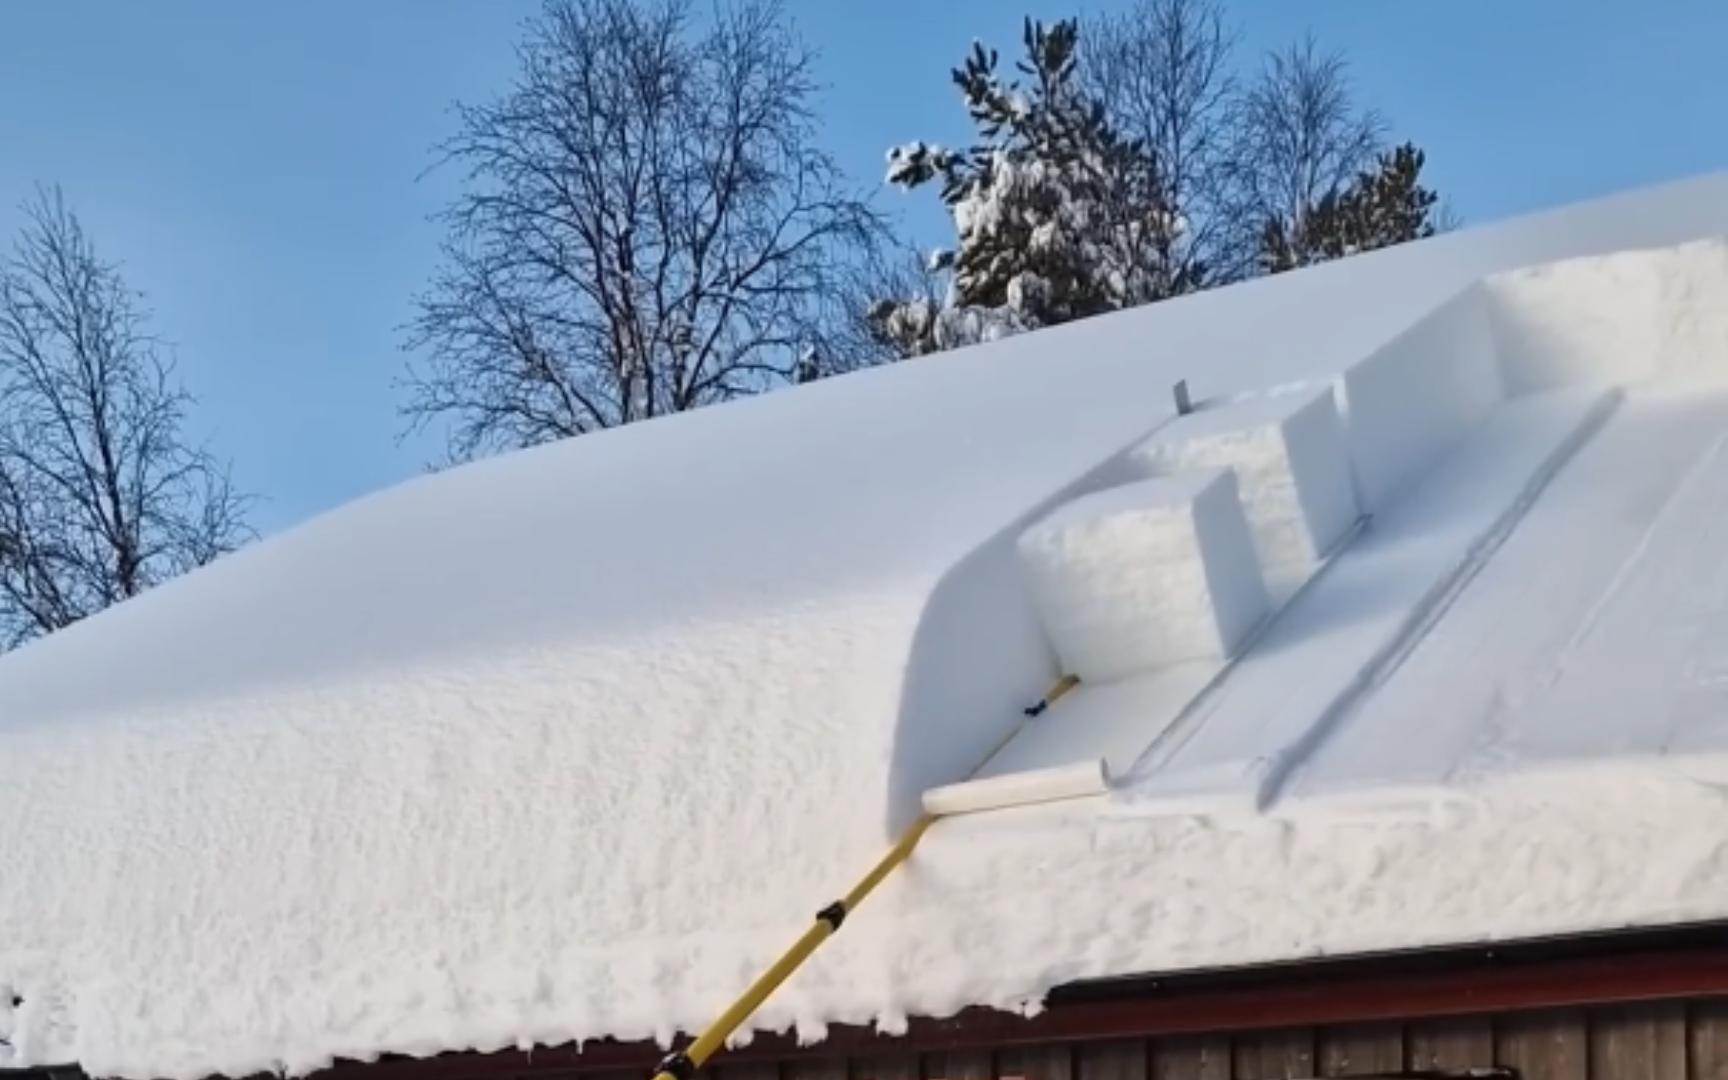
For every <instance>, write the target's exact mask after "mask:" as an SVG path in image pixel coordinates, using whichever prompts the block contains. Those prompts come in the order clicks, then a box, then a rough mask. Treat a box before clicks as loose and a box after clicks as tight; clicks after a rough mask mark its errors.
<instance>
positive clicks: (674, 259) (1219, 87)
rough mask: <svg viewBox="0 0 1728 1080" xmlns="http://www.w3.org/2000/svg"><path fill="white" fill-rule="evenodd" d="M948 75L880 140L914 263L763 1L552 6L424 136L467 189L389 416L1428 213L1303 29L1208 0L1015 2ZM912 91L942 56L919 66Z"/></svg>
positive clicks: (743, 378) (705, 361)
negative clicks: (1268, 31) (933, 225)
mask: <svg viewBox="0 0 1728 1080" xmlns="http://www.w3.org/2000/svg"><path fill="white" fill-rule="evenodd" d="M1000 59H1001V58H1000V56H999V54H998V53H997V52H996V51H995V50H993V49H988V48H986V47H985V46H983V45H978V46H976V47H975V48H974V49H973V51H972V53H971V54H970V55H969V56H966V57H963V58H961V64H960V66H959V67H957V68H955V69H954V70H953V71H952V73H951V77H952V82H953V84H954V86H955V88H956V89H957V90H958V92H959V94H958V98H959V100H958V101H957V102H956V104H957V106H958V107H960V108H963V109H964V110H965V111H966V115H967V116H968V117H969V118H970V122H971V124H972V126H973V127H974V129H975V137H974V140H973V141H972V143H971V144H970V145H968V146H965V147H960V148H949V147H945V146H941V145H936V144H931V143H926V142H909V143H906V144H904V145H901V146H898V147H895V148H893V149H892V150H891V151H889V154H888V160H889V168H888V176H887V180H888V183H889V184H890V185H894V186H898V187H902V188H907V189H917V188H924V187H928V188H930V189H932V190H933V191H935V192H936V194H937V197H939V198H940V199H941V200H942V202H943V203H944V204H945V205H946V207H947V209H948V212H949V214H950V217H951V219H952V222H953V226H954V240H953V243H952V244H951V245H949V246H948V247H946V248H943V249H940V250H937V251H934V252H930V253H927V254H917V253H913V252H911V251H910V250H909V247H908V245H907V244H905V243H904V242H903V241H901V240H900V239H899V238H897V237H895V236H894V235H893V232H892V230H891V229H890V227H889V225H888V222H887V219H886V218H885V217H884V216H883V214H882V212H881V209H880V207H881V203H880V202H879V201H878V200H876V199H874V198H872V197H871V194H870V193H868V192H867V191H861V190H860V189H859V188H858V187H857V186H855V185H853V184H850V183H848V182H847V180H846V178H844V177H842V176H841V175H840V172H839V170H838V168H837V167H836V165H835V163H834V161H833V160H832V158H831V157H830V156H829V155H828V154H827V153H826V152H825V150H824V149H823V147H822V145H821V140H820V138H819V126H820V115H819V113H818V111H817V102H816V90H817V82H818V79H817V74H816V70H817V63H816V59H815V57H814V56H813V55H812V54H811V52H810V51H809V49H808V48H806V47H805V46H804V45H803V44H802V43H801V42H800V40H799V39H798V37H797V36H796V34H795V33H794V31H793V29H792V27H791V24H790V22H789V21H788V19H787V18H786V17H785V13H784V11H783V10H782V9H781V8H780V7H779V6H778V5H777V4H776V3H774V2H773V0H737V2H735V3H732V4H729V5H723V6H722V7H721V8H720V9H719V10H718V12H717V13H716V14H715V15H714V17H713V18H712V19H710V18H707V17H706V9H704V17H702V18H697V17H696V16H695V14H694V13H693V10H692V8H691V7H690V5H689V4H688V3H687V2H686V0H549V2H548V3H547V5H546V7H545V10H544V13H543V15H542V17H541V18H539V19H538V20H536V21H534V22H533V23H531V24H530V25H529V26H528V28H527V35H526V40H525V42H524V45H523V47H522V51H521V73H520V76H519V77H518V79H517V82H516V84H515V85H514V86H513V87H512V88H511V89H510V90H509V91H508V92H506V93H505V94H503V95H502V96H501V97H499V98H498V99H497V100H496V101H493V102H491V103H488V104H484V105H478V106H473V107H469V108H466V109H463V110H462V112H461V115H460V121H459V123H458V125H457V130H456V132H455V134H454V135H453V136H452V137H451V138H450V140H449V141H448V142H447V143H446V144H445V145H444V146H443V147H442V148H441V149H442V153H443V155H444V158H445V160H446V161H447V162H448V163H449V164H450V165H452V166H454V167H456V168H459V169H461V170H462V171H463V176H464V177H465V179H466V188H465V190H464V192H463V194H462V195H461V196H460V198H458V199H457V200H456V202H455V203H454V204H453V205H452V206H451V207H450V208H449V210H448V212H447V213H446V214H445V216H444V221H445V224H446V227H447V237H446V241H445V244H444V255H443V263H442V269H441V270H440V272H439V273H438V275H437V276H436V277H435V278H434V279H433V281H432V282H431V284H430V286H429V287H428V288H427V290H426V291H425V293H424V294H423V295H422V296H421V297H420V298H419V307H418V310H419V314H418V317H417V318H416V319H415V321H414V324H413V326H412V330H411V334H410V336H409V341H408V345H409V347H410V349H411V350H412V351H413V352H415V353H417V354H418V355H419V357H420V360H419V362H418V363H415V364H412V365H411V366H410V375H409V378H408V380H407V388H408V394H409V396H408V399H407V402H406V404H405V409H404V411H405V413H406V415H407V417H408V418H409V420H410V422H411V424H412V425H414V426H430V427H432V428H434V429H435V430H437V431H439V432H440V433H443V434H445V435H446V436H447V445H448V449H449V452H450V454H451V456H452V457H453V458H456V459H462V458H467V457H470V456H473V455H476V454H482V453H488V452H492V451H496V450H501V449H508V448H513V447H520V446H525V445H530V444H533V443H538V442H544V441H547V440H550V439H559V438H565V437H568V436H571V435H579V434H582V433H583V432H588V431H594V430H596V429H599V428H605V427H611V426H614V425H617V424H624V423H629V422H631V421H633V420H638V419H644V418H648V417H652V416H658V415H662V414H665V413H671V412H679V411H682V410H685V409H690V408H694V407H696V406H700V405H706V404H709V403H712V402H717V401H724V400H727V399H729V398H732V397H736V396H739V395H741V394H752V393H756V392H759V391H761V390H765V389H768V388H770V387H773V386H777V385H781V384H785V383H788V382H806V381H810V380H813V379H819V378H822V377H824V376H827V375H831V374H834V373H837V372H843V371H847V370H851V369H853V368H857V367H861V366H865V365H870V364H877V363H883V362H887V361H893V360H900V359H904V358H907V357H913V356H919V355H923V354H926V353H931V352H935V351H938V350H942V349H948V348H953V347H956V346H959V345H965V344H970V343H973V342H977V341H982V340H987V339H990V338H994V337H999V336H1001V335H1004V334H1009V333H1015V332H1018V331H1022V330H1028V329H1034V328H1037V327H1041V326H1051V325H1054V324H1057V323H1061V322H1065V321H1068V320H1070V319H1077V318H1084V317H1086V316H1089V315H1096V314H1100V313H1102V312H1107V311H1114V310H1118V309H1121V308H1126V307H1132V306H1135V305H1138V304H1145V303H1151V302H1154V301H1157V300H1162V299H1165V298H1168V297H1172V296H1178V295H1181V294H1183V293H1187V292H1193V291H1195V290H1198V289H1205V288H1210V287H1213V286H1216V285H1222V284H1226V283H1228V282H1232V281H1238V280H1241V279H1243V278H1247V277H1251V276H1254V275H1257V274H1267V273H1277V272H1279V271H1283V270H1288V269H1292V268H1295V267H1300V266H1306V265H1309V264H1311V263H1314V262H1318V261H1320V260H1323V259H1331V258H1337V257H1340V256H1343V255H1349V254H1352V253H1354V252H1358V251H1365V250H1368V249H1371V248H1377V247H1383V246H1385V245H1388V244H1395V243H1399V242H1401V241H1404V240H1409V239H1414V238H1416V237H1420V236H1425V235H1428V234H1429V233H1432V232H1433V231H1434V229H1435V227H1436V220H1435V218H1436V209H1435V207H1436V197H1435V195H1434V193H1433V192H1432V191H1430V190H1428V189H1427V188H1426V187H1425V186H1424V185H1423V182H1422V177H1421V170H1422V165H1423V155H1422V152H1421V151H1420V150H1419V149H1417V148H1416V147H1415V146H1414V145H1413V144H1410V143H1404V144H1402V145H1397V146H1393V145H1390V144H1389V140H1388V137H1387V132H1388V129H1387V125H1386V124H1385V122H1384V121H1383V120H1382V119H1381V117H1380V116H1379V114H1378V113H1376V112H1375V111H1374V110H1372V109H1369V108H1366V107H1363V106H1362V105H1360V104H1359V103H1358V102H1357V101H1356V100H1355V99H1354V97H1353V95H1352V92H1351V87H1350V83H1349V80H1348V78H1347V72H1346V67H1345V64H1344V61H1343V60H1342V59H1341V58H1340V57H1338V56H1337V55H1335V54H1331V53H1327V52H1325V51H1323V50H1322V49H1321V48H1319V47H1318V46H1317V45H1316V44H1315V43H1314V42H1312V41H1303V42H1299V43H1297V44H1295V45H1292V46H1291V47H1289V48H1287V49H1284V50H1282V51H1279V52H1275V53H1273V54H1271V55H1268V56H1266V57H1264V58H1262V59H1261V61H1260V62H1259V65H1258V67H1257V68H1254V69H1250V67H1249V66H1248V65H1245V63H1244V60H1243V58H1242V57H1239V56H1238V55H1237V50H1236V47H1235V38H1234V34H1233V32H1232V30H1231V28H1230V26H1229V23H1228V21H1227V16H1226V13H1225V11H1224V10H1223V9H1222V8H1221V7H1220V6H1219V4H1218V2H1217V0H1139V2H1138V3H1137V4H1136V5H1135V6H1133V7H1131V8H1130V9H1128V10H1127V11H1124V12H1122V13H1120V14H1116V15H1108V16H1101V17H1098V18H1095V19H1090V20H1087V21H1084V22H1082V21H1080V20H1066V21H1061V22H1058V23H1055V24H1054V25H1050V26H1045V25H1040V24H1038V23H1034V22H1032V21H1030V20H1028V21H1027V22H1026V24H1025V27H1024V34H1023V38H1022V41H1021V44H1020V49H1019V56H1018V57H1017V59H1016V60H1015V62H1014V63H1013V64H1012V65H1011V66H1008V65H1004V64H1002V63H1001V62H1000ZM931 76H932V79H931V81H932V84H933V87H932V88H933V89H934V88H935V87H934V84H935V83H936V82H937V81H938V79H939V78H940V73H936V72H933V73H931Z"/></svg>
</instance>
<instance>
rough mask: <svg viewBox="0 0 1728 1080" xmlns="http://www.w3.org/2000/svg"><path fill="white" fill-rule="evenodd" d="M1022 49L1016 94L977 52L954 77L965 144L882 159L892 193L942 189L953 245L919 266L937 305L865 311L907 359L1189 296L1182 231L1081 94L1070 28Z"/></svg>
mask: <svg viewBox="0 0 1728 1080" xmlns="http://www.w3.org/2000/svg"><path fill="white" fill-rule="evenodd" d="M1024 44H1025V49H1026V58H1025V60H1023V61H1022V62H1020V63H1019V64H1018V65H1017V67H1018V69H1019V71H1020V72H1021V73H1022V74H1023V75H1024V76H1026V77H1027V79H1028V80H1029V82H1028V84H1027V85H1022V83H1021V82H1020V81H1018V80H1008V79H1004V78H1003V77H1002V76H1001V75H1000V74H999V73H998V71H997V59H998V57H997V53H996V52H995V50H986V49H985V48H984V46H983V45H981V44H975V45H974V46H973V49H972V54H971V55H970V56H968V57H967V58H966V61H965V63H964V64H963V65H962V66H961V67H959V68H956V69H955V70H954V73H953V75H954V82H955V84H956V85H957V86H958V87H959V88H960V91H961V94H962V96H963V97H964V98H965V101H966V107H967V111H968V112H969V113H970V115H971V118H972V122H973V123H974V125H975V126H976V127H977V129H978V134H979V141H978V143H977V144H976V145H975V146H973V147H972V148H971V149H969V150H965V151H953V150H949V149H946V148H944V147H941V146H935V145H930V144H927V143H923V142H914V143H909V144H907V145H904V146H900V147H896V148H894V149H893V150H890V151H889V153H888V181H889V182H890V183H893V184H897V185H900V186H902V187H905V188H908V189H910V188H916V187H919V186H921V185H923V184H926V183H929V182H931V181H934V180H938V179H939V180H941V182H942V200H943V202H944V203H946V204H947V206H948V209H949V212H950V214H951V215H952V217H953V220H954V230H955V234H956V241H957V243H956V246H955V248H954V249H953V250H951V251H948V250H943V251H937V252H935V253H933V254H932V256H931V264H932V267H933V268H935V269H940V270H946V271H948V272H949V273H950V274H951V277H950V280H949V288H948V295H947V296H946V298H945V299H944V300H943V302H941V303H939V304H938V303H935V302H933V301H932V300H931V298H929V297H911V298H899V297H896V298H889V299H885V300H883V301H881V302H880V303H878V304H877V305H876V306H875V307H874V308H873V309H872V312H871V319H872V323H873V325H875V326H876V327H877V329H878V332H879V333H880V334H881V335H882V336H883V337H884V338H885V339H887V340H890V341H892V342H893V343H894V344H895V345H896V346H897V347H898V348H900V349H901V350H902V352H903V353H905V354H906V355H918V354H922V353H927V352H934V351H936V350H938V349H943V348H952V347H954V346H957V345H963V344H968V343H970V342H974V341H979V340H986V339H989V338H992V337H998V336H1001V335H1003V334H1007V333H1012V332H1014V331H1017V330H1021V329H1029V328H1034V327H1039V326H1050V325H1053V324H1056V323H1061V322H1066V321H1068V320H1070V319H1077V318H1082V317H1084V316H1087V315H1095V314H1098V313H1100V312H1104V311H1111V310H1114V309H1116V308H1122V307H1129V306H1132V305H1134V304H1140V303H1145V302H1147V301H1150V300H1156V299H1160V298H1162V297H1165V296H1170V295H1173V294H1175V293H1178V292H1184V291H1187V284H1186V282H1185V280H1183V275H1184V274H1186V273H1188V272H1190V271H1189V269H1187V267H1190V266H1191V265H1192V264H1191V263H1186V262H1184V263H1177V262H1176V260H1173V259H1172V257H1171V253H1172V252H1173V251H1174V250H1176V249H1177V247H1178V246H1179V245H1180V244H1181V242H1182V241H1181V234H1182V223H1181V222H1180V221H1179V220H1178V219H1177V217H1176V215H1174V214H1172V213H1171V212H1170V211H1169V209H1168V206H1169V204H1168V201H1167V200H1166V199H1165V198H1164V197H1163V191H1162V187H1161V185H1160V183H1159V180H1158V176H1157V173H1156V170H1155V168H1154V166H1153V163H1152V161H1151V159H1150V157H1149V156H1148V155H1147V154H1146V152H1145V151H1144V148H1143V147H1141V146H1140V145H1139V144H1138V143H1136V142H1134V141H1132V140H1128V139H1125V138H1123V137H1121V136H1120V135H1119V134H1118V133H1117V132H1116V131H1115V130H1114V128H1112V126H1111V125H1110V123H1109V121H1108V120H1107V119H1106V117H1105V111H1104V109H1103V107H1102V105H1101V104H1100V103H1099V102H1096V101H1093V100H1090V99H1088V98H1087V96H1086V95H1085V93H1084V92H1083V91H1082V90H1081V89H1080V85H1079V80H1078V79H1077V78H1076V75H1075V68H1076V60H1077V50H1078V46H1079V25H1078V23H1077V22H1075V21H1073V20H1065V21H1062V22H1058V23H1056V24H1054V25H1052V26H1048V27H1047V26H1045V25H1043V24H1042V23H1038V22H1034V21H1033V20H1031V19H1028V20H1026V23H1025V35H1024ZM1174 265H1182V266H1183V267H1184V269H1182V270H1174V269H1172V267H1173V266H1174Z"/></svg>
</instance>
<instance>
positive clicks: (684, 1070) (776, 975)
mask: <svg viewBox="0 0 1728 1080" xmlns="http://www.w3.org/2000/svg"><path fill="white" fill-rule="evenodd" d="M1079 682H1080V680H1079V679H1077V678H1075V677H1074V676H1072V675H1064V676H1063V677H1062V678H1061V679H1059V680H1057V682H1056V683H1055V685H1053V686H1052V687H1051V688H1050V690H1049V692H1048V693H1046V694H1045V695H1044V699H1043V700H1042V701H1040V702H1038V703H1037V704H1036V705H1034V706H1032V707H1031V708H1029V709H1027V710H1026V716H1027V718H1028V719H1030V718H1033V717H1036V716H1038V715H1039V714H1040V713H1042V712H1043V711H1044V710H1045V709H1046V708H1048V707H1049V706H1050V705H1051V704H1053V703H1054V702H1055V701H1056V699H1057V698H1059V697H1061V696H1062V695H1063V694H1066V693H1067V692H1068V691H1070V690H1072V689H1074V687H1075V686H1077V685H1078V684H1079ZM1018 731H1019V728H1016V729H1015V731H1014V732H1010V733H1009V734H1008V735H1007V736H1006V737H1005V738H1004V739H1003V740H1002V742H1001V743H998V744H997V746H996V748H995V750H992V751H991V752H990V754H989V756H987V757H986V758H985V759H984V760H985V761H986V762H987V761H989V760H990V758H991V757H994V756H995V755H996V750H1000V749H1001V748H1002V747H1003V746H1004V745H1006V744H1007V742H1008V740H1009V739H1011V738H1013V737H1014V734H1015V733H1016V732H1018ZM982 767H983V765H982V764H980V765H979V768H982ZM973 772H974V773H976V772H977V770H976V769H974V770H973ZM935 823H936V815H934V814H920V815H918V819H917V820H916V821H914V822H912V824H911V825H909V826H907V828H906V831H905V832H903V833H901V834H900V838H899V839H898V840H896V841H894V846H893V847H891V848H889V849H888V853H887V854H885V855H883V856H882V858H880V859H878V860H877V862H876V865H875V866H872V867H871V868H870V871H869V873H867V874H865V875H864V876H863V877H862V878H860V879H859V880H858V884H856V885H854V886H852V890H851V891H850V892H848V893H847V894H846V895H845V896H843V897H841V898H840V899H838V900H836V901H834V902H833V903H832V904H829V905H828V906H827V907H825V908H823V909H822V910H821V911H818V912H817V913H816V919H815V921H814V922H812V923H811V924H810V928H809V929H808V930H806V931H804V933H803V934H802V935H800V936H799V938H798V940H797V941H794V942H793V943H792V946H791V947H790V948H788V949H787V950H786V951H785V952H784V953H782V954H781V955H780V958H779V959H778V960H776V961H774V963H772V964H770V965H769V967H768V970H767V971H764V972H763V973H762V974H761V975H758V976H757V977H756V981H755V982H753V983H751V984H750V987H749V989H747V990H745V991H744V992H743V993H742V994H740V995H738V998H737V1000H735V1001H733V1002H732V1004H730V1005H728V1006H727V1007H726V1011H725V1012H723V1013H721V1014H720V1015H719V1016H717V1017H715V1018H714V1022H713V1023H711V1024H709V1025H708V1027H707V1029H706V1030H705V1031H703V1032H702V1034H701V1035H698V1036H697V1037H696V1041H695V1042H693V1043H691V1044H690V1045H689V1046H687V1047H685V1048H684V1049H682V1050H678V1051H674V1052H673V1053H671V1054H668V1055H667V1056H666V1058H665V1059H664V1060H662V1061H661V1062H660V1066H659V1069H658V1070H657V1071H656V1072H655V1074H654V1080H690V1078H691V1077H692V1076H694V1075H695V1073H696V1070H698V1069H700V1068H701V1067H702V1066H703V1065H704V1064H706V1063H707V1061H708V1059H709V1058H710V1057H712V1056H713V1055H714V1052H715V1051H716V1050H718V1049H720V1047H722V1046H723V1045H725V1043H726V1040H727V1038H728V1037H730V1036H731V1034H732V1033H733V1032H734V1031H736V1030H737V1029H738V1027H739V1025H741V1024H743V1023H744V1021H746V1020H748V1019H749V1018H750V1014H751V1013H754V1012H755V1011H756V1010H757V1008H759V1007H760V1006H761V1004H762V1003H763V1002H764V1001H767V1000H768V995H770V994H772V993H773V992H774V991H775V990H777V989H779V987H780V984H781V983H783V982H785V981H786V980H787V979H788V978H790V977H791V976H792V973H793V972H794V971H797V970H798V966H799V965H800V964H802V963H804V961H805V960H806V959H808V958H809V956H810V954H811V953H813V952H815V951H816V948H817V946H819V945H821V944H822V943H823V942H824V941H827V940H828V939H829V938H830V937H832V936H833V935H834V932H835V931H836V930H838V929H840V924H841V923H843V922H845V921H846V916H847V915H849V914H850V913H851V912H852V911H853V910H854V909H856V908H857V907H858V905H859V904H861V903H863V902H864V898H865V897H866V896H869V895H870V892H871V890H873V889H875V888H876V886H878V885H880V884H881V883H882V879H883V878H885V877H887V876H888V875H889V874H891V873H893V872H894V868H895V867H897V866H899V865H900V864H901V863H903V862H905V861H906V859H907V857H908V856H910V855H911V854H912V849H913V848H915V847H917V846H918V841H920V840H922V839H923V838H924V833H925V831H926V830H928V829H929V828H930V826H932V825H934V824H935Z"/></svg>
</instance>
